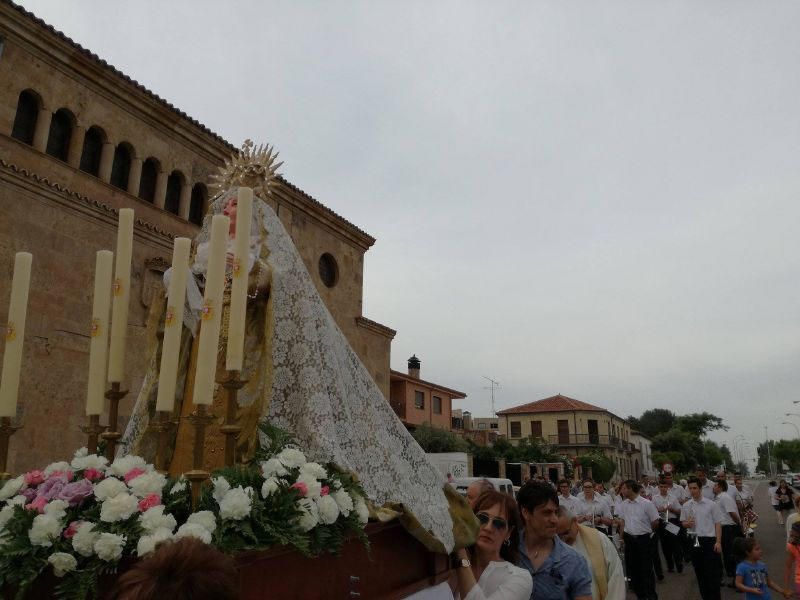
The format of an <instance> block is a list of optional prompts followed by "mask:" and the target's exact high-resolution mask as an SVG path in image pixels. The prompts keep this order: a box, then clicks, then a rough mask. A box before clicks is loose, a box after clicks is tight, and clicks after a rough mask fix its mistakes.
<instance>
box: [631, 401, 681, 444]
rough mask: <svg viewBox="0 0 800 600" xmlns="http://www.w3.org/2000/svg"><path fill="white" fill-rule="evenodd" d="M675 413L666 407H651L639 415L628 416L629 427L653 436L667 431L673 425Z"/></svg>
mask: <svg viewBox="0 0 800 600" xmlns="http://www.w3.org/2000/svg"><path fill="white" fill-rule="evenodd" d="M676 418H677V417H676V416H675V413H673V412H672V411H671V410H668V409H666V408H651V409H650V410H646V411H644V412H643V413H642V416H641V417H638V418H637V417H632V416H629V417H628V422H629V423H630V425H631V429H634V430H636V431H638V432H640V433H643V434H645V435H646V436H647V437H650V438H654V437H655V436H657V435H658V434H659V433H664V432H666V431H669V430H670V429H672V428H673V427H674V426H675V419H676Z"/></svg>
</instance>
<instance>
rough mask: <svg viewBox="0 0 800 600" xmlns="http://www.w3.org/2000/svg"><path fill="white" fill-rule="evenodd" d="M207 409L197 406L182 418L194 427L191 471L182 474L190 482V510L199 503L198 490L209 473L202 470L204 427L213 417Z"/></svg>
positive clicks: (211, 421) (203, 405) (195, 508)
mask: <svg viewBox="0 0 800 600" xmlns="http://www.w3.org/2000/svg"><path fill="white" fill-rule="evenodd" d="M207 410H208V407H207V406H206V405H205V404H198V405H197V408H196V409H195V412H194V413H193V414H191V415H188V416H186V417H184V419H186V420H187V421H189V423H191V424H192V425H193V426H194V459H193V463H192V470H191V471H189V472H187V473H184V475H185V476H186V479H188V480H189V481H191V482H192V508H193V509H194V510H197V504H198V502H199V501H200V490H201V488H202V486H203V482H204V481H206V480H207V479H208V478H209V476H210V473H209V472H208V471H206V470H204V469H203V453H204V452H205V443H206V427H207V426H208V425H210V424H211V423H213V421H214V415H210V414H208V413H207V412H206V411H207Z"/></svg>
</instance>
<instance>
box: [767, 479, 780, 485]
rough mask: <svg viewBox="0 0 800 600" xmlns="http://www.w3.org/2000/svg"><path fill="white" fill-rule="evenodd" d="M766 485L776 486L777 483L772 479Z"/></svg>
mask: <svg viewBox="0 0 800 600" xmlns="http://www.w3.org/2000/svg"><path fill="white" fill-rule="evenodd" d="M767 485H778V484H777V483H775V480H774V479H773V480H772V481H770V482H769V483H768V484H767Z"/></svg>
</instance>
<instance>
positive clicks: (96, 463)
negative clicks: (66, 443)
mask: <svg viewBox="0 0 800 600" xmlns="http://www.w3.org/2000/svg"><path fill="white" fill-rule="evenodd" d="M70 466H71V467H72V468H73V469H74V470H75V471H84V470H86V469H97V470H98V471H100V472H105V470H106V467H107V466H108V459H107V458H106V457H105V456H100V455H99V454H84V455H83V456H78V455H77V453H76V455H75V458H73V459H72V462H71V463H70Z"/></svg>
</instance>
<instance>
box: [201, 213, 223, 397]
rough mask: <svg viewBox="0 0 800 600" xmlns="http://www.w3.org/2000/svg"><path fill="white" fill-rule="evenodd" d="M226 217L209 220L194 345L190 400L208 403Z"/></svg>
mask: <svg viewBox="0 0 800 600" xmlns="http://www.w3.org/2000/svg"><path fill="white" fill-rule="evenodd" d="M229 227H230V219H229V218H228V217H226V216H225V215H214V218H213V219H212V220H211V245H210V247H209V251H208V270H207V271H206V289H205V292H204V295H203V308H202V313H201V315H200V317H201V319H200V341H199V343H198V348H197V371H196V373H195V378H194V399H193V400H194V403H195V404H211V402H212V400H213V399H214V379H215V377H216V374H217V346H218V345H219V324H220V317H221V316H222V292H223V289H224V287H225V255H226V254H227V252H228V228H229Z"/></svg>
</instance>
